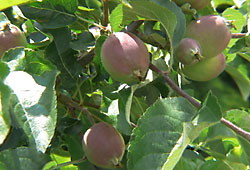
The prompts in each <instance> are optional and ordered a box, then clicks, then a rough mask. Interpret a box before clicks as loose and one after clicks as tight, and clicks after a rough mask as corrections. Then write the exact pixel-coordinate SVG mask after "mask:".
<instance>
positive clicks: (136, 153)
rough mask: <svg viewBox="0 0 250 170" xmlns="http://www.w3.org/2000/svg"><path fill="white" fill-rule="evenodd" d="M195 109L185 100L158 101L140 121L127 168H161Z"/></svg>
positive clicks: (135, 132) (130, 150) (132, 141)
mask: <svg viewBox="0 0 250 170" xmlns="http://www.w3.org/2000/svg"><path fill="white" fill-rule="evenodd" d="M195 112H196V109H195V108H194V107H193V106H192V105H191V104H190V103H189V102H188V101H187V100H186V99H184V98H178V97H176V98H166V99H159V100H157V101H156V102H155V103H154V104H153V105H152V106H151V107H150V108H149V109H148V110H147V111H146V112H145V113H144V115H143V116H142V117H141V118H140V119H139V121H138V124H137V128H135V129H134V130H133V133H132V138H131V140H130V145H129V148H128V169H131V170H133V169H135V170H137V169H145V170H147V169H149V170H151V169H154V170H157V169H161V168H162V165H163V164H164V162H165V161H166V160H167V158H168V156H169V154H170V152H171V150H172V148H173V147H174V146H175V145H177V144H178V140H179V138H180V137H181V134H182V132H183V122H188V121H190V120H191V119H192V118H193V116H194V114H195Z"/></svg>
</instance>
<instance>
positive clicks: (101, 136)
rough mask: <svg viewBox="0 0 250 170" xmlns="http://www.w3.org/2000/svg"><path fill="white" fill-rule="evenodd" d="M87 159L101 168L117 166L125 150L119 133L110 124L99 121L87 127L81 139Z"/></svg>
mask: <svg viewBox="0 0 250 170" xmlns="http://www.w3.org/2000/svg"><path fill="white" fill-rule="evenodd" d="M82 145H83V150H84V152H85V154H86V156H87V158H88V160H89V161H90V162H91V163H93V164H94V165H96V166H98V167H101V168H108V169H112V168H119V167H120V165H121V164H120V161H121V159H122V157H123V154H124V151H125V143H124V140H123V138H122V136H121V134H120V133H119V132H118V131H117V130H116V129H115V128H114V127H113V126H111V125H109V124H107V123H104V122H100V123H97V124H95V125H93V126H92V127H91V128H90V129H88V130H87V131H86V132H85V134H84V137H83V141H82Z"/></svg>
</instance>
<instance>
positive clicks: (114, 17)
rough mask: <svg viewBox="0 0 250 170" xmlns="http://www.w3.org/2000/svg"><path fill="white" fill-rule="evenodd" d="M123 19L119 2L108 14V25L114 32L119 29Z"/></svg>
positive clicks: (121, 6)
mask: <svg viewBox="0 0 250 170" xmlns="http://www.w3.org/2000/svg"><path fill="white" fill-rule="evenodd" d="M122 21H123V4H119V5H118V6H117V7H116V8H115V9H114V10H113V11H112V12H111V14H110V25H111V27H112V30H113V31H114V32H118V31H121V29H122V27H121V24H122Z"/></svg>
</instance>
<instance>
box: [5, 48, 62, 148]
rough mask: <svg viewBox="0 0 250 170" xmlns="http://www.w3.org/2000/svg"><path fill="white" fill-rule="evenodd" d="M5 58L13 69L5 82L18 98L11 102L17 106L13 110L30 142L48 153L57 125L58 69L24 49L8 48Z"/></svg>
mask: <svg viewBox="0 0 250 170" xmlns="http://www.w3.org/2000/svg"><path fill="white" fill-rule="evenodd" d="M2 60H4V61H5V62H6V63H7V64H8V65H9V68H10V73H9V74H8V76H7V77H6V78H5V80H4V84H5V85H7V86H9V88H10V89H11V90H12V91H13V98H16V101H15V100H12V103H10V104H12V105H13V106H15V108H14V110H12V109H11V111H13V112H14V113H13V114H14V115H13V117H14V118H15V119H16V120H17V122H18V124H19V127H20V128H22V129H23V130H24V132H25V133H26V135H27V136H28V139H29V142H30V144H31V145H33V146H34V147H36V149H37V150H39V151H41V152H45V151H46V149H47V147H48V145H49V143H50V141H51V139H52V137H53V135H54V130H55V126H56V117H57V110H56V105H57V104H56V96H55V90H54V85H55V79H56V76H57V75H58V71H57V70H56V69H55V66H54V65H52V64H51V63H50V62H49V61H48V60H46V59H44V58H41V57H39V54H38V53H37V52H34V51H31V50H24V49H23V48H16V49H12V50H10V51H8V52H7V53H6V54H5V55H4V57H3V58H2ZM19 70H20V71H19ZM21 70H25V72H24V71H21ZM24 80H25V81H24ZM16 102H17V103H16Z"/></svg>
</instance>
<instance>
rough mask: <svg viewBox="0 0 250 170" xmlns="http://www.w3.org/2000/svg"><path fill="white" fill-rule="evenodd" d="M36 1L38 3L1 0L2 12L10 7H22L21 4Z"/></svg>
mask: <svg viewBox="0 0 250 170" xmlns="http://www.w3.org/2000/svg"><path fill="white" fill-rule="evenodd" d="M34 1H37V0H15V1H13V0H0V4H1V6H0V11H2V10H3V9H5V8H9V7H12V6H15V5H21V4H24V3H29V2H34Z"/></svg>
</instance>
